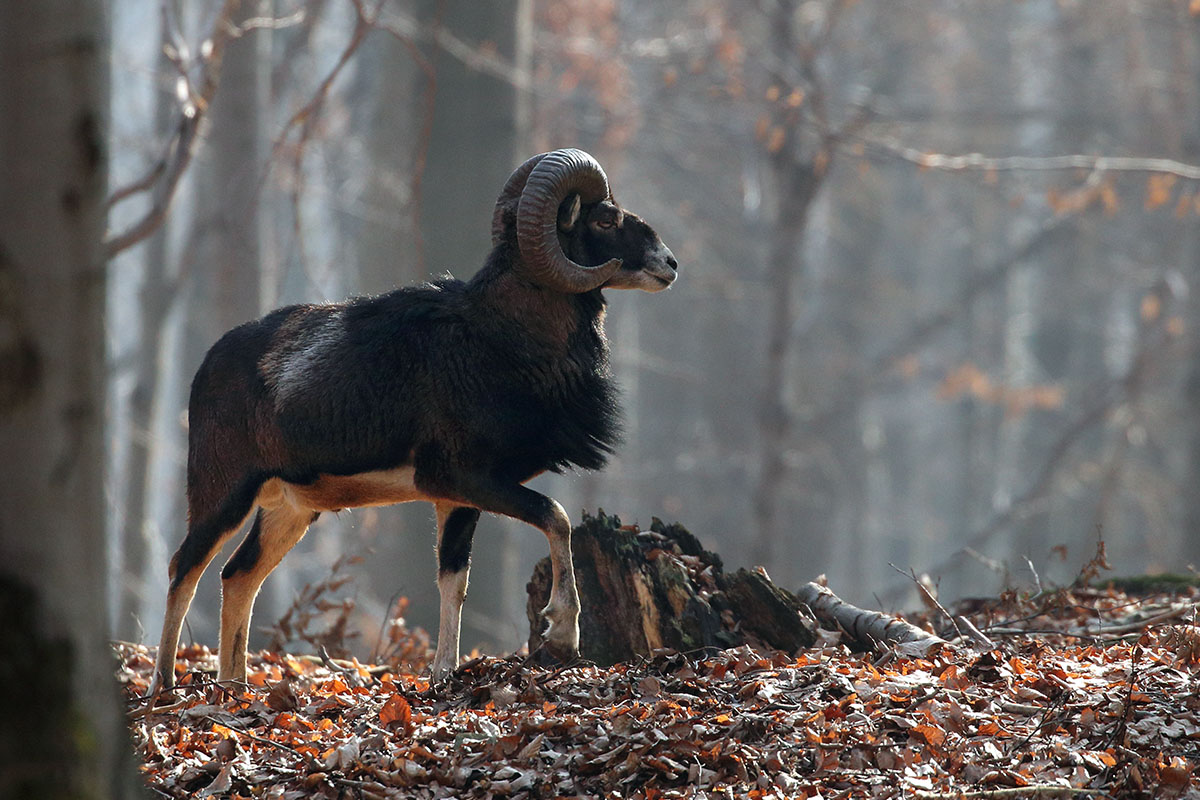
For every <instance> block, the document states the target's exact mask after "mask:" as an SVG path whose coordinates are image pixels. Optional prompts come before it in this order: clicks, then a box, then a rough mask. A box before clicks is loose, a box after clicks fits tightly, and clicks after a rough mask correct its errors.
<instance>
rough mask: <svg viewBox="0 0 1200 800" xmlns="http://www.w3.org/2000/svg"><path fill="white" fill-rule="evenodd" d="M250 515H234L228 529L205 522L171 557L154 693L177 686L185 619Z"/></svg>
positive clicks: (243, 510)
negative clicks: (217, 560)
mask: <svg viewBox="0 0 1200 800" xmlns="http://www.w3.org/2000/svg"><path fill="white" fill-rule="evenodd" d="M249 513H250V505H249V504H246V505H245V507H244V508H239V509H238V510H237V511H236V512H234V513H232V514H230V515H229V519H228V520H227V521H226V522H225V524H224V525H222V524H221V522H220V520H205V521H203V522H201V523H199V524H196V525H192V526H191V527H190V528H189V530H188V534H187V536H186V537H185V538H184V540H183V544H181V545H179V549H178V550H177V551H175V555H173V556H172V557H171V565H170V567H169V570H168V574H169V576H170V585H169V588H168V589H167V612H166V615H165V616H164V617H163V629H162V636H161V637H160V638H159V640H158V659H157V661H156V662H155V666H154V680H153V682H152V684H151V692H158V691H160V690H163V689H170V688H171V687H172V686H174V685H175V651H176V650H177V649H178V648H179V632H180V630H181V629H182V628H183V618H184V617H186V616H187V612H188V608H189V607H190V606H191V604H192V598H193V597H194V596H195V595H196V584H198V583H199V582H200V576H201V575H203V574H204V570H205V569H207V568H208V565H209V564H210V563H212V560H213V558H215V557H216V555H217V553H218V552H220V550H221V548H222V547H223V546H224V545H225V543H226V542H227V541H229V537H231V536H233V534H235V533H237V530H238V528H240V527H242V523H244V522H245V521H246V517H247V516H248V515H249Z"/></svg>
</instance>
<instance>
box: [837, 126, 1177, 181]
mask: <svg viewBox="0 0 1200 800" xmlns="http://www.w3.org/2000/svg"><path fill="white" fill-rule="evenodd" d="M856 138H857V139H858V141H860V142H862V144H863V145H865V146H866V147H867V148H868V149H873V150H876V151H880V152H883V153H886V154H888V155H892V156H895V157H897V158H900V159H903V160H905V161H909V162H911V163H913V164H916V165H917V166H919V167H923V168H925V169H935V170H940V171H942V172H966V171H980V172H1047V171H1049V172H1058V171H1063V170H1074V169H1086V170H1092V171H1096V172H1101V173H1103V172H1139V173H1158V174H1165V175H1176V176H1178V177H1180V178H1185V179H1187V180H1193V181H1200V165H1196V164H1187V163H1184V162H1182V161H1176V160H1174V159H1171V158H1138V157H1136V156H1090V155H1084V154H1071V155H1061V156H1000V157H996V156H985V155H983V154H982V153H967V154H965V155H949V154H946V153H930V152H926V151H924V150H918V149H917V148H915V147H908V146H907V145H904V144H902V143H901V142H900V141H899V140H897V139H895V138H892V137H883V138H876V137H867V136H860V137H856Z"/></svg>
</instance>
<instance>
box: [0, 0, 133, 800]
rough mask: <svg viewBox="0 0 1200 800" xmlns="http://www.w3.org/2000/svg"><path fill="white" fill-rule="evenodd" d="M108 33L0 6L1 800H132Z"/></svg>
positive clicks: (93, 16) (80, 9)
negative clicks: (122, 677)
mask: <svg viewBox="0 0 1200 800" xmlns="http://www.w3.org/2000/svg"><path fill="white" fill-rule="evenodd" d="M106 48H107V40H106V31H105V16H104V11H103V4H102V3H100V2H98V0H84V1H83V2H71V1H69V0H41V1H40V2H37V3H5V4H3V5H0V73H2V74H3V75H4V76H5V77H4V80H3V81H2V82H0V204H2V206H3V209H4V211H3V213H2V214H0V453H2V454H3V458H2V459H0V502H3V506H4V508H5V509H6V510H7V511H8V513H7V514H5V515H4V516H3V518H2V520H0V620H3V622H2V625H3V632H2V634H0V665H2V667H0V672H2V674H3V681H0V706H2V707H3V708H4V715H5V724H4V725H3V726H0V794H2V795H4V796H6V797H13V796H16V797H40V798H60V797H61V798H67V797H82V798H108V797H118V796H126V795H127V794H129V793H130V792H131V791H132V790H131V789H130V786H129V785H126V784H123V783H122V781H121V779H122V778H126V777H128V776H129V775H130V774H131V770H129V769H128V767H127V766H123V765H122V764H121V759H122V758H125V759H128V756H129V753H130V752H131V749H130V748H129V746H128V745H127V737H126V736H125V735H124V730H123V727H124V726H123V721H122V717H121V714H120V712H119V707H118V704H117V690H116V684H115V682H114V681H113V680H112V678H111V668H112V664H113V661H112V658H111V655H110V654H109V653H108V652H107V643H106V638H107V637H106V631H107V623H108V618H107V614H106V607H105V606H106V604H105V592H104V578H105V569H104V563H105V541H104V523H105V517H106V515H105V513H104V487H103V472H102V464H103V462H104V448H103V437H102V426H103V420H104V375H103V367H104V318H103V309H104V293H103V288H104V265H103V263H102V262H101V249H100V239H101V235H102V234H103V228H104V212H103V200H104V191H105V179H106V167H107V158H106V153H105V143H104V132H105V129H106V127H107V115H108V108H107V101H108V98H107V91H108V87H107V83H106V77H105V76H107V74H108V69H107V63H106Z"/></svg>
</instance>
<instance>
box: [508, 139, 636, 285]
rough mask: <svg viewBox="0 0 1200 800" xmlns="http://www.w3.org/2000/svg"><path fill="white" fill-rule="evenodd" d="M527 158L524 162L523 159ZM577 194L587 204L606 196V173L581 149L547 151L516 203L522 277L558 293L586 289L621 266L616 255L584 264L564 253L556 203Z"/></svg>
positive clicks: (607, 195) (532, 172) (600, 283)
mask: <svg viewBox="0 0 1200 800" xmlns="http://www.w3.org/2000/svg"><path fill="white" fill-rule="evenodd" d="M526 163H528V162H526ZM572 193H578V194H579V196H580V199H582V200H583V202H585V203H596V202H599V201H601V200H607V199H608V198H609V196H610V195H609V191H608V178H607V177H605V175H604V170H603V169H601V168H600V164H599V163H598V162H597V161H596V159H594V158H592V157H591V156H590V155H588V154H587V153H585V152H583V151H582V150H571V149H568V150H555V151H554V152H552V153H545V154H543V156H542V157H541V158H540V160H539V161H538V163H537V164H535V165H534V167H533V169H532V170H531V171H530V173H529V178H528V179H527V180H526V182H525V190H524V191H523V192H522V193H521V201H520V203H519V204H518V206H517V244H518V245H519V246H520V249H521V261H522V262H523V271H524V272H525V274H526V276H527V277H528V278H529V279H530V280H533V281H535V282H536V283H538V284H541V285H542V286H546V287H548V288H551V289H556V290H558V291H561V292H569V293H574V294H577V293H580V292H590V291H591V290H592V289H595V288H597V287H599V286H600V285H602V284H603V283H604V282H605V281H607V280H608V279H609V278H611V277H612V276H613V273H615V272H616V271H617V270H618V269H620V268H621V259H619V258H614V259H611V260H609V261H607V262H605V263H604V264H601V265H599V266H597V267H585V266H583V265H582V264H576V263H575V262H574V261H572V260H571V259H569V258H567V255H566V253H564V252H563V250H562V247H561V246H560V245H559V243H558V206H559V203H561V202H562V201H563V199H564V198H566V197H567V196H568V195H570V194H572Z"/></svg>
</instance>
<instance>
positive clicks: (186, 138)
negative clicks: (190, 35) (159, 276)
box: [103, 0, 238, 259]
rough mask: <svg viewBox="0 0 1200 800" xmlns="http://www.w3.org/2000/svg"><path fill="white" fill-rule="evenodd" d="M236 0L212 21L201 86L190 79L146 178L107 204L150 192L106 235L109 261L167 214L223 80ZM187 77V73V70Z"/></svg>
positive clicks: (118, 192) (117, 193)
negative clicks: (135, 214) (135, 213)
mask: <svg viewBox="0 0 1200 800" xmlns="http://www.w3.org/2000/svg"><path fill="white" fill-rule="evenodd" d="M237 3H238V0H225V2H224V3H223V4H222V5H221V10H220V11H218V12H217V17H216V20H215V21H214V22H213V28H212V33H211V34H210V35H209V38H208V40H207V42H206V43H205V46H204V47H203V48H202V50H204V51H206V52H207V56H206V57H205V58H204V60H203V61H202V62H201V69H200V81H199V88H198V89H196V88H193V87H192V85H191V83H190V81H185V83H186V85H187V89H188V93H187V97H186V98H185V99H184V102H183V104H182V107H181V108H180V110H179V119H178V120H177V121H176V123H175V129H174V132H173V133H172V134H171V137H170V138H169V139H168V140H167V144H166V147H165V148H164V151H163V154H162V156H161V157H160V158H159V160H158V161H157V162H156V163H155V164H154V166H152V167H151V168H150V170H149V171H148V172H147V173H146V175H144V176H143V177H141V178H139V179H138V180H136V181H133V182H132V183H130V184H128V185H127V186H123V187H121V188H119V189H117V190H115V191H114V192H113V193H112V195H111V196H110V197H109V198H108V201H107V202H106V208H108V209H110V210H111V209H112V207H113V206H115V205H116V204H118V203H120V202H122V201H124V200H127V199H128V198H130V197H133V196H135V195H139V194H143V193H145V192H150V193H151V197H150V207H149V208H147V209H146V211H145V213H143V214H142V216H141V217H139V218H138V219H137V220H136V221H135V222H133V223H132V224H130V225H129V226H128V227H127V228H125V229H124V230H122V231H119V232H116V233H109V234H108V235H107V236H105V238H104V243H103V249H104V257H105V259H111V258H113V257H114V256H116V255H117V254H118V253H120V252H122V251H124V250H128V249H129V248H130V247H133V246H134V245H135V244H137V243H139V242H141V241H142V240H144V239H145V238H146V237H148V236H149V235H150V234H152V233H153V232H154V231H155V229H157V228H158V226H159V225H161V224H162V221H163V219H164V218H165V217H166V215H167V210H168V209H169V208H170V206H171V201H172V200H173V199H174V197H175V190H176V189H177V188H178V186H179V181H180V179H181V178H182V177H183V174H184V172H186V171H187V168H188V165H189V164H190V163H191V161H192V155H193V154H194V153H195V149H196V142H197V137H198V134H199V132H200V125H201V123H202V122H203V120H204V115H205V114H206V113H207V112H208V109H209V108H210V107H211V105H212V100H213V97H214V96H215V95H216V93H217V87H218V86H219V85H220V80H221V59H222V57H223V56H224V53H225V45H226V44H227V43H228V42H229V40H230V39H231V38H233V36H234V28H233V26H232V24H231V22H230V20H231V19H232V18H233V12H234V9H235V7H236V6H237ZM185 75H186V73H185Z"/></svg>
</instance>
